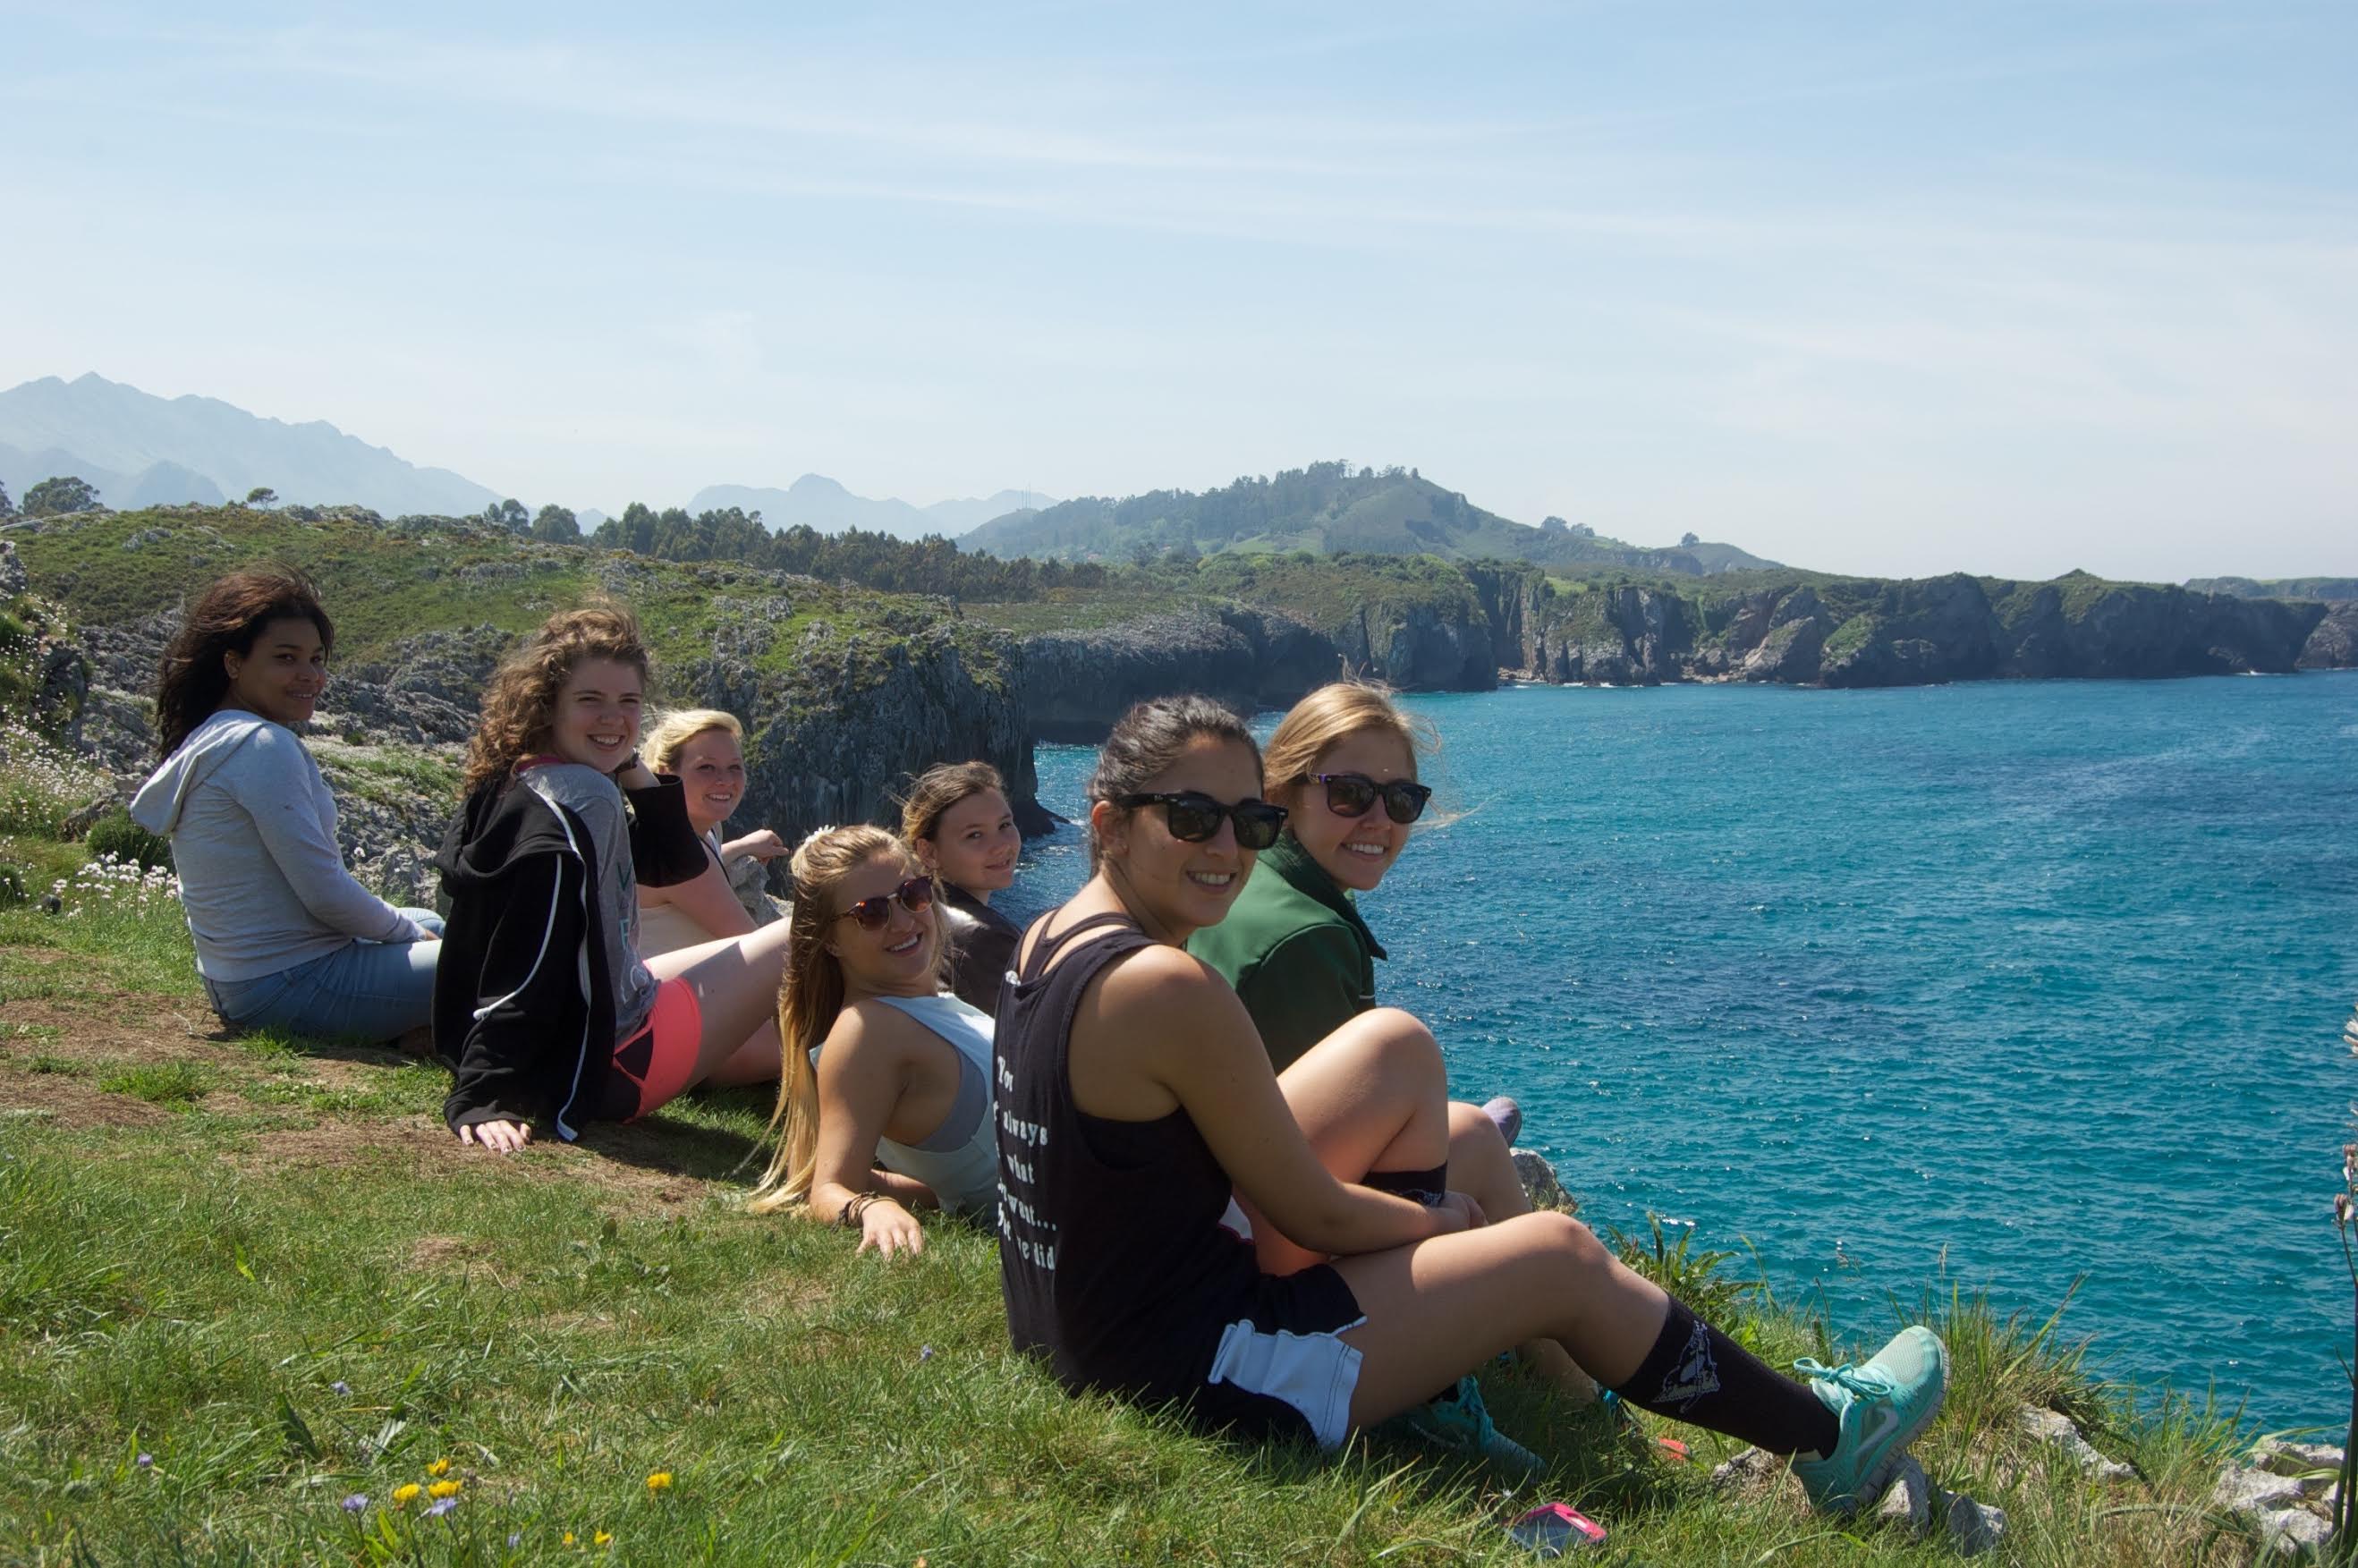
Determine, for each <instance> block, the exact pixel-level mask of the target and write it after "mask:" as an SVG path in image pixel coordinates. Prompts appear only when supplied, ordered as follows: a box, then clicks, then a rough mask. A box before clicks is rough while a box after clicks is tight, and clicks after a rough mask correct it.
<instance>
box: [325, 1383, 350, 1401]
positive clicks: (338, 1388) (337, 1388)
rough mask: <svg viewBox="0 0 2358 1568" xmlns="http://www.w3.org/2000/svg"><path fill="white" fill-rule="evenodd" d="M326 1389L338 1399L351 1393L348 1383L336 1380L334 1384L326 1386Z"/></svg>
mask: <svg viewBox="0 0 2358 1568" xmlns="http://www.w3.org/2000/svg"><path fill="white" fill-rule="evenodd" d="M328 1388H329V1390H330V1392H332V1393H334V1394H335V1395H336V1396H337V1397H338V1398H341V1397H343V1396H344V1395H346V1394H349V1393H351V1392H352V1385H351V1384H350V1383H347V1382H345V1381H343V1380H342V1379H337V1380H336V1381H335V1382H332V1383H330V1384H329V1385H328Z"/></svg>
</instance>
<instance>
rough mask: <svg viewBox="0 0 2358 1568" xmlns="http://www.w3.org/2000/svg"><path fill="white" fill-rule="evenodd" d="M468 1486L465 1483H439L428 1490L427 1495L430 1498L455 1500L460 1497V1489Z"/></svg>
mask: <svg viewBox="0 0 2358 1568" xmlns="http://www.w3.org/2000/svg"><path fill="white" fill-rule="evenodd" d="M466 1484H467V1483H466V1482H464V1481H437V1482H435V1483H434V1484H433V1485H432V1486H430V1487H427V1488H426V1495H427V1497H429V1498H455V1497H457V1496H458V1495H459V1488H460V1487H463V1486H465V1485H466Z"/></svg>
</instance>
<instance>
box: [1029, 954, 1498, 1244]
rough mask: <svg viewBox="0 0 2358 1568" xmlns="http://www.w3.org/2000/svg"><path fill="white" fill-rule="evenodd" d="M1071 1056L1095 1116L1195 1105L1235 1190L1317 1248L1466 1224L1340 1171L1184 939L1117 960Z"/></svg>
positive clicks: (1085, 1103) (1401, 1240)
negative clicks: (1325, 1160) (1331, 1166)
mask: <svg viewBox="0 0 2358 1568" xmlns="http://www.w3.org/2000/svg"><path fill="white" fill-rule="evenodd" d="M1068 1060H1069V1063H1070V1071H1071V1074H1072V1079H1073V1098H1074V1102H1075V1103H1076V1105H1077V1106H1079V1107H1080V1108H1081V1109H1083V1110H1085V1111H1087V1112H1089V1113H1090V1114H1091V1115H1094V1116H1110V1117H1114V1118H1116V1119H1121V1120H1141V1121H1143V1120H1152V1119H1154V1118H1156V1117H1158V1116H1163V1115H1168V1114H1169V1112H1170V1110H1171V1109H1172V1108H1173V1107H1174V1106H1177V1107H1180V1108H1184V1109H1185V1111H1186V1112H1187V1114H1188V1116H1189V1117H1190V1118H1192V1119H1194V1121H1195V1126H1196V1129H1197V1130H1199V1131H1200V1132H1202V1134H1203V1135H1204V1141H1205V1142H1206V1144H1208V1145H1209V1146H1210V1147H1211V1151H1212V1156H1213V1158H1215V1159H1217V1161H1219V1162H1220V1168H1221V1169H1222V1170H1224V1171H1226V1172H1227V1173H1228V1179H1229V1181H1231V1182H1233V1183H1235V1184H1236V1188H1237V1191H1238V1193H1240V1194H1241V1195H1243V1196H1244V1197H1245V1198H1246V1199H1247V1200H1249V1202H1250V1203H1251V1204H1252V1206H1254V1207H1255V1208H1257V1209H1259V1210H1260V1212H1261V1213H1262V1214H1264V1215H1266V1216H1268V1217H1269V1219H1270V1222H1271V1224H1273V1225H1275V1226H1276V1227H1278V1229H1279V1230H1281V1231H1282V1232H1283V1233H1284V1234H1285V1235H1286V1236H1288V1237H1290V1238H1293V1240H1294V1241H1296V1242H1297V1243H1299V1244H1300V1245H1302V1246H1303V1247H1305V1248H1308V1249H1311V1250H1312V1251H1315V1252H1327V1253H1336V1254H1342V1253H1352V1252H1376V1251H1381V1250H1382V1249H1385V1248H1388V1247H1400V1246H1404V1245H1406V1244H1407V1243H1409V1242H1412V1241H1422V1240H1424V1239H1426V1238H1429V1237H1433V1236H1439V1235H1444V1234H1445V1233H1447V1232H1450V1231H1454V1230H1458V1229H1462V1228H1463V1227H1464V1226H1465V1224H1466V1214H1465V1213H1464V1212H1463V1210H1462V1209H1460V1208H1457V1207H1444V1208H1433V1209H1429V1208H1426V1207H1425V1206H1422V1204H1418V1203H1415V1202H1412V1201H1411V1200H1410V1199H1407V1198H1400V1197H1394V1196H1391V1195H1389V1194H1385V1193H1379V1192H1377V1191H1375V1190H1373V1189H1372V1188H1368V1187H1363V1186H1358V1185H1356V1184H1350V1183H1346V1182H1339V1181H1336V1179H1335V1176H1334V1174H1333V1173H1331V1172H1329V1171H1328V1170H1327V1169H1326V1167H1325V1165H1323V1164H1321V1163H1320V1162H1319V1160H1318V1156H1317V1155H1316V1154H1315V1153H1314V1152H1312V1150H1311V1147H1310V1143H1309V1141H1308V1140H1307V1139H1305V1138H1304V1137H1303V1134H1302V1129H1301V1127H1300V1126H1299V1125H1298V1124H1297V1123H1296V1122H1295V1121H1294V1119H1293V1111H1292V1110H1291V1109H1289V1108H1287V1106H1286V1103H1285V1097H1284V1096H1283V1095H1282V1094H1281V1093H1279V1092H1278V1087H1277V1078H1276V1076H1275V1075H1274V1074H1273V1073H1271V1071H1270V1065H1269V1054H1268V1052H1267V1051H1266V1050H1264V1049H1263V1048H1262V1046H1261V1043H1260V1035H1259V1034H1258V1033H1255V1032H1254V1029H1253V1023H1252V1017H1251V1015H1250V1014H1249V1013H1248V1012H1246V1011H1245V1009H1244V1004H1243V1003H1242V1002H1240V1001H1238V1000H1237V996H1236V993H1235V992H1234V991H1232V990H1230V989H1228V984H1227V982H1225V981H1224V980H1222V979H1220V978H1219V977H1218V976H1217V975H1216V974H1214V973H1213V972H1212V971H1211V970H1210V969H1208V968H1205V966H1204V965H1203V964H1202V963H1201V962H1200V961H1199V960H1197V959H1195V958H1193V957H1189V956H1188V955H1187V954H1185V953H1184V952H1182V951H1180V950H1179V949H1177V948H1175V947H1151V948H1146V949H1143V950H1141V951H1140V952H1138V953H1136V954H1133V955H1131V956H1130V957H1125V958H1122V959H1120V960H1118V961H1117V962H1116V963H1114V964H1113V965H1112V966H1110V967H1109V968H1108V970H1107V972H1106V974H1105V975H1104V976H1103V978H1102V979H1099V980H1098V981H1097V982H1096V983H1095V984H1093V985H1091V986H1090V987H1089V988H1088V989H1087V991H1085V992H1084V993H1083V994H1082V999H1081V1005H1080V1009H1079V1011H1078V1012H1077V1013H1076V1015H1075V1017H1074V1021H1073V1044H1072V1048H1071V1052H1070V1054H1069V1057H1068Z"/></svg>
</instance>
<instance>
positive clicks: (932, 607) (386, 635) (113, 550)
mask: <svg viewBox="0 0 2358 1568" xmlns="http://www.w3.org/2000/svg"><path fill="white" fill-rule="evenodd" d="M142 535H146V537H145V538H144V539H143V540H142V542H141V543H140V544H139V545H137V546H135V547H133V546H130V541H132V540H133V539H134V538H136V537H140V536H142ZM11 536H12V537H13V538H15V540H16V548H17V552H18V554H19V555H20V556H22V557H23V558H24V561H25V564H26V568H27V570H28V571H29V572H30V574H31V576H32V580H33V581H34V583H35V584H36V585H37V586H38V587H39V588H40V589H42V590H43V591H44V592H45V593H47V594H49V596H51V597H52V598H54V599H56V600H59V601H60V602H61V603H63V604H64V605H65V606H66V607H67V608H68V610H69V611H70V612H71V613H72V614H73V615H74V617H75V618H76V619H77V620H79V621H81V622H88V623H92V624H100V625H104V624H110V623H114V622H124V621H130V620H134V619H136V618H138V617H140V616H144V615H147V614H150V613H152V612H154V611H156V610H157V609H160V608H164V607H168V606H170V605H173V604H176V603H178V601H179V600H180V598H181V596H182V595H183V594H184V593H185V592H186V591H187V590H188V589H189V587H190V586H191V585H193V584H195V583H200V582H202V581H204V580H205V579H208V578H210V577H211V576H214V575H217V574H219V573H221V572H224V571H227V570H229V569H230V568H233V567H234V566H237V565H242V564H244V563H247V562H251V561H253V560H255V559H258V558H264V557H267V558H272V559H277V560H283V561H286V562H288V563H290V564H292V565H294V566H297V567H300V568H303V569H304V570H306V571H308V572H309V573H311V574H312V576H313V577H314V578H315V579H317V580H318V582H319V588H320V593H321V596H322V598H323V600H324V601H325V602H326V603H327V604H328V606H329V609H330V613H331V614H332V615H334V616H335V618H336V630H337V648H336V653H337V657H338V659H339V660H341V661H343V662H347V663H355V664H357V663H365V662H367V661H369V660H370V659H372V658H375V657H377V656H380V655H382V654H384V652H385V651H386V650H387V648H389V647H390V646H391V645H392V644H393V643H396V642H398V641H399V640H400V639H402V638H405V637H408V636H411V635H414V634H415V633H418V632H420V631H426V630H436V629H450V628H460V627H468V626H476V625H482V624H489V625H492V626H495V627H497V628H498V629H500V630H501V631H503V632H507V633H521V632H524V631H526V630H529V629H530V628H531V627H532V626H534V625H535V624H537V623H538V622H540V621H541V620H542V619H543V618H544V617H546V615H547V614H548V613H549V612H550V611H554V610H557V609H559V608H562V607H565V606H568V605H572V604H577V603H579V602H580V601H581V600H583V599H584V598H586V597H587V596H589V595H590V594H591V593H593V592H596V591H599V590H600V589H608V590H613V591H620V592H621V593H622V596H623V597H624V598H626V599H627V600H628V602H629V603H630V605H631V607H632V608H633V610H635V611H637V612H638V614H639V617H640V619H641V621H642V622H643V623H644V625H645V627H646V629H647V633H648V636H649V638H650V639H651V641H652V642H653V643H654V649H655V653H656V655H657V657H658V658H659V659H661V660H664V661H665V662H675V661H682V660H686V659H690V658H696V657H699V656H703V655H706V654H709V653H710V651H711V647H712V643H713V637H714V633H716V632H718V631H719V630H720V629H721V628H723V627H724V626H727V625H729V624H730V618H731V615H732V610H731V601H732V600H733V601H741V600H752V599H761V598H766V597H772V596H782V597H784V598H786V599H788V600H790V601H791V603H792V612H791V614H790V615H789V616H788V617H787V618H786V619H785V620H784V622H781V624H780V635H779V636H778V637H777V638H776V640H775V641H774V642H773V644H772V645H771V647H770V649H769V651H768V652H767V654H765V655H764V656H763V659H762V661H761V663H762V664H763V666H764V667H767V668H777V669H784V668H786V667H788V666H789V665H792V664H794V663H795V662H797V661H799V660H802V659H805V658H807V657H810V656H813V655H816V654H825V653H835V652H839V651H840V649H841V648H842V647H843V646H844V645H845V644H846V643H847V642H848V641H849V639H850V638H852V637H854V636H857V637H859V638H860V639H861V641H862V643H863V645H865V646H868V647H871V648H872V647H875V646H878V645H880V644H889V643H896V642H899V641H902V640H903V639H905V637H907V636H908V635H909V634H910V633H914V632H916V631H920V630H925V629H929V628H933V627H936V626H946V627H949V628H951V629H952V630H953V632H954V633H957V634H959V635H960V638H961V642H962V643H966V644H969V645H968V646H967V647H966V650H965V651H966V652H967V654H968V662H969V667H974V668H978V669H979V670H981V671H984V672H986V673H987V672H989V671H990V669H991V668H993V667H995V663H996V661H995V659H994V658H992V656H991V655H990V652H989V649H988V647H987V646H986V645H985V643H984V642H983V640H982V639H979V638H976V637H969V636H965V635H964V634H963V633H962V632H960V631H959V629H958V626H957V622H954V621H952V620H951V619H950V617H949V612H948V610H947V607H946V605H944V604H942V603H941V602H940V601H938V600H929V599H925V598H921V597H917V596H913V595H905V594H902V595H896V594H883V593H872V592H870V591H868V590H865V589H851V588H843V587H838V586H837V585H833V584H828V583H821V582H818V581H816V580H814V579H809V578H786V577H782V576H777V575H774V574H771V573H763V572H756V571H752V570H749V569H746V568H736V567H728V566H690V565H685V564H679V563H671V562H663V561H653V560H648V559H645V558H644V557H637V556H631V555H626V554H623V553H621V552H613V551H598V550H592V549H590V548H588V547H586V546H571V545H542V544H535V543H530V542H526V541H524V540H519V539H515V538H513V537H511V536H509V535H503V534H499V533H495V532H492V531H490V530H486V529H482V528H481V527H476V526H465V527H449V528H432V529H427V530H425V531H422V532H410V531H406V530H401V529H395V528H394V527H391V526H389V525H385V526H380V525H375V524H361V523H348V522H341V521H334V520H330V521H325V522H321V523H317V524H306V523H301V522H297V520H295V519H293V518H291V517H287V516H285V515H283V514H277V513H273V512H265V511H259V510H254V509H251V508H247V507H242V506H223V507H203V508H195V507H190V508H178V507H172V508H160V509H157V510H154V511H145V512H124V513H114V514H101V515H97V516H93V517H90V518H85V519H78V520H76V521H75V522H74V523H73V524H71V525H70V526H65V527H60V526H58V525H56V524H52V525H51V526H50V527H49V528H48V529H45V530H44V531H43V532H41V533H38V534H33V535H25V534H18V535H11Z"/></svg>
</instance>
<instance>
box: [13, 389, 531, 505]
mask: <svg viewBox="0 0 2358 1568" xmlns="http://www.w3.org/2000/svg"><path fill="white" fill-rule="evenodd" d="M36 469H38V470H40V471H38V472H35V471H32V470H36ZM56 473H72V474H76V475H78V476H80V477H81V478H82V479H85V480H88V481H90V482H91V483H92V484H93V485H95V486H97V487H98V492H99V494H100V496H101V498H102V499H103V500H104V501H106V502H107V503H109V504H111V505H130V504H135V503H136V504H148V505H156V504H164V503H171V502H178V501H206V502H214V501H219V500H221V499H222V497H223V496H225V495H226V496H241V495H243V494H244V493H245V492H247V491H249V490H252V489H254V487H255V486H257V485H266V486H268V487H269V488H270V489H272V490H275V491H276V492H278V496H279V499H280V500H282V501H289V502H306V503H313V504H322V505H324V504H333V503H340V502H352V503H358V504H360V505H362V506H370V507H373V508H375V509H376V510H377V511H379V512H382V513H384V514H387V515H388V516H392V515H397V514H401V513H405V512H438V513H453V514H464V513H473V512H480V511H481V510H482V509H483V508H484V507H485V506H487V505H489V504H491V503H492V502H495V501H497V500H498V499H499V497H498V495H497V494H496V493H495V492H492V491H490V490H486V489H485V488H484V487H482V486H481V485H480V484H476V483H474V482H473V481H470V480H467V479H464V478H461V477H460V475H458V474H455V473H452V472H450V471H449V470H447V469H430V468H419V467H418V466H416V464H414V463H409V462H406V461H404V460H402V459H400V458H398V457H396V456H395V455H394V454H393V453H392V452H389V451H387V450H385V449H384V448H383V447H374V446H371V445H370V444H369V443H367V442H366V441H363V440H362V439H361V438H358V437H356V436H348V435H346V434H345V433H344V432H343V431H341V430H340V429H338V428H337V427H335V426H333V425H331V424H329V423H328V422H327V421H325V420H321V419H313V420H307V421H305V422H304V423H302V424H289V423H287V421H285V420H283V419H274V418H269V417H266V416H262V415H257V414H250V413H248V412H246V411H245V410H244V409H243V408H240V407H237V406H235V405H233V404H229V403H224V402H222V401H221V400H220V399H219V398H214V397H201V396H199V395H195V394H193V393H191V394H186V395H181V396H178V397H170V398H166V397H157V396H154V395H150V394H148V393H145V392H142V391H140V390H139V389H138V388H137V387H135V386H131V385H127V384H124V383H122V382H114V381H109V380H107V379H106V377H104V376H103V375H100V374H99V373H97V372H95V371H89V372H85V373H82V374H81V375H79V376H76V377H75V378H74V379H73V380H72V381H71V382H66V381H63V380H60V379H59V378H58V377H57V376H53V375H51V376H42V377H40V378H38V379H37V380H34V381H28V382H26V383H24V384H22V385H19V386H16V387H12V388H10V389H9V390H8V391H6V392H0V483H5V484H7V485H8V486H9V488H10V489H11V491H21V489H22V488H25V487H29V486H30V485H31V484H33V483H35V482H37V481H40V480H43V479H47V478H49V476H50V475H52V474H56Z"/></svg>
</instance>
